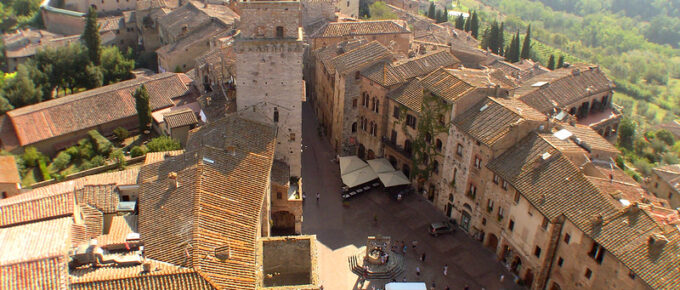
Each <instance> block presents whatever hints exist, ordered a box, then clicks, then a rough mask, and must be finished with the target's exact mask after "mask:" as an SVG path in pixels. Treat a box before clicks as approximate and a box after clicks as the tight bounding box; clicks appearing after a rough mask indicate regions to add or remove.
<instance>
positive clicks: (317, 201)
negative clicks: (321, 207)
mask: <svg viewBox="0 0 680 290" xmlns="http://www.w3.org/2000/svg"><path fill="white" fill-rule="evenodd" d="M320 197H321V194H320V193H318V192H317V193H316V203H319V198H320Z"/></svg>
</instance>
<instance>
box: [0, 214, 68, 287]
mask: <svg viewBox="0 0 680 290" xmlns="http://www.w3.org/2000/svg"><path fill="white" fill-rule="evenodd" d="M72 225H73V219H72V218H70V217H67V218H60V219H52V220H48V221H42V222H36V223H29V224H25V225H20V226H14V227H9V228H2V229H0V253H2V254H1V255H0V269H1V271H0V288H2V289H67V287H68V284H67V283H68V280H67V275H68V268H67V259H66V255H67V252H68V250H69V248H70V245H71V241H70V234H71V226H72Z"/></svg>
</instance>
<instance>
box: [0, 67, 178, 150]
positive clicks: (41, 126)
mask: <svg viewBox="0 0 680 290" xmlns="http://www.w3.org/2000/svg"><path fill="white" fill-rule="evenodd" d="M181 75H182V74H175V73H163V74H157V75H154V76H151V77H148V78H146V77H144V78H139V79H132V80H128V81H123V82H120V83H117V84H113V85H108V86H104V87H101V88H96V89H93V90H89V91H85V92H82V93H77V94H73V95H69V96H65V97H61V98H58V99H53V100H49V101H45V102H42V103H38V104H35V105H30V106H26V107H22V108H19V109H15V110H12V111H10V112H8V113H7V115H8V116H9V117H10V118H11V120H12V123H13V124H14V128H15V131H16V135H17V137H18V139H19V142H20V143H21V145H22V146H23V145H28V144H33V143H36V142H39V141H43V140H47V139H50V138H53V137H58V136H62V135H65V134H68V133H72V132H76V131H79V130H83V129H87V128H92V127H95V126H97V125H101V124H105V123H108V122H113V121H116V120H120V119H123V118H126V117H130V116H135V115H137V110H136V109H135V99H134V97H133V95H134V93H135V90H136V89H137V88H138V87H139V86H140V85H142V84H143V85H144V86H145V87H146V89H147V91H148V92H149V97H150V105H151V109H152V110H158V109H161V108H166V107H170V106H172V105H173V102H172V100H171V99H172V98H175V97H179V96H182V95H184V94H186V93H187V92H188V91H189V88H188V87H187V85H186V84H185V82H184V80H183V79H182V78H181Z"/></svg>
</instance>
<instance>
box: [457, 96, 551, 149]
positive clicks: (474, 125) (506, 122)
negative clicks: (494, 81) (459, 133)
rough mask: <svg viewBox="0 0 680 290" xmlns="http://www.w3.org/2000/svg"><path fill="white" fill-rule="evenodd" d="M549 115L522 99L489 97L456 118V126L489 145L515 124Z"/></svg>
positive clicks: (508, 131)
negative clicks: (528, 104)
mask: <svg viewBox="0 0 680 290" xmlns="http://www.w3.org/2000/svg"><path fill="white" fill-rule="evenodd" d="M527 120H529V121H536V122H540V121H545V120H547V117H546V116H545V115H543V114H541V113H540V112H538V111H536V110H535V109H534V108H531V107H529V106H527V105H526V104H524V103H523V102H521V101H517V100H512V99H504V98H493V97H488V98H486V99H484V100H482V101H481V102H479V103H477V104H476V105H474V106H472V107H471V108H470V109H469V110H467V111H465V112H464V113H463V114H460V115H459V116H458V117H456V119H455V120H454V123H455V124H456V127H458V128H459V129H460V130H463V132H465V133H467V134H470V135H471V136H472V137H473V138H475V139H477V140H479V141H481V142H482V143H484V144H487V145H488V146H493V145H494V144H495V142H496V141H498V140H501V139H502V138H503V137H505V135H506V134H508V133H510V131H511V130H512V128H513V126H517V125H520V124H522V123H525V122H526V121H527Z"/></svg>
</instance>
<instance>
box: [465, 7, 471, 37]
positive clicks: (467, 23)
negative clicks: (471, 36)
mask: <svg viewBox="0 0 680 290" xmlns="http://www.w3.org/2000/svg"><path fill="white" fill-rule="evenodd" d="M471 22H472V12H471V11H470V10H468V17H467V19H466V20H465V27H464V28H463V29H465V32H470V23H471Z"/></svg>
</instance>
